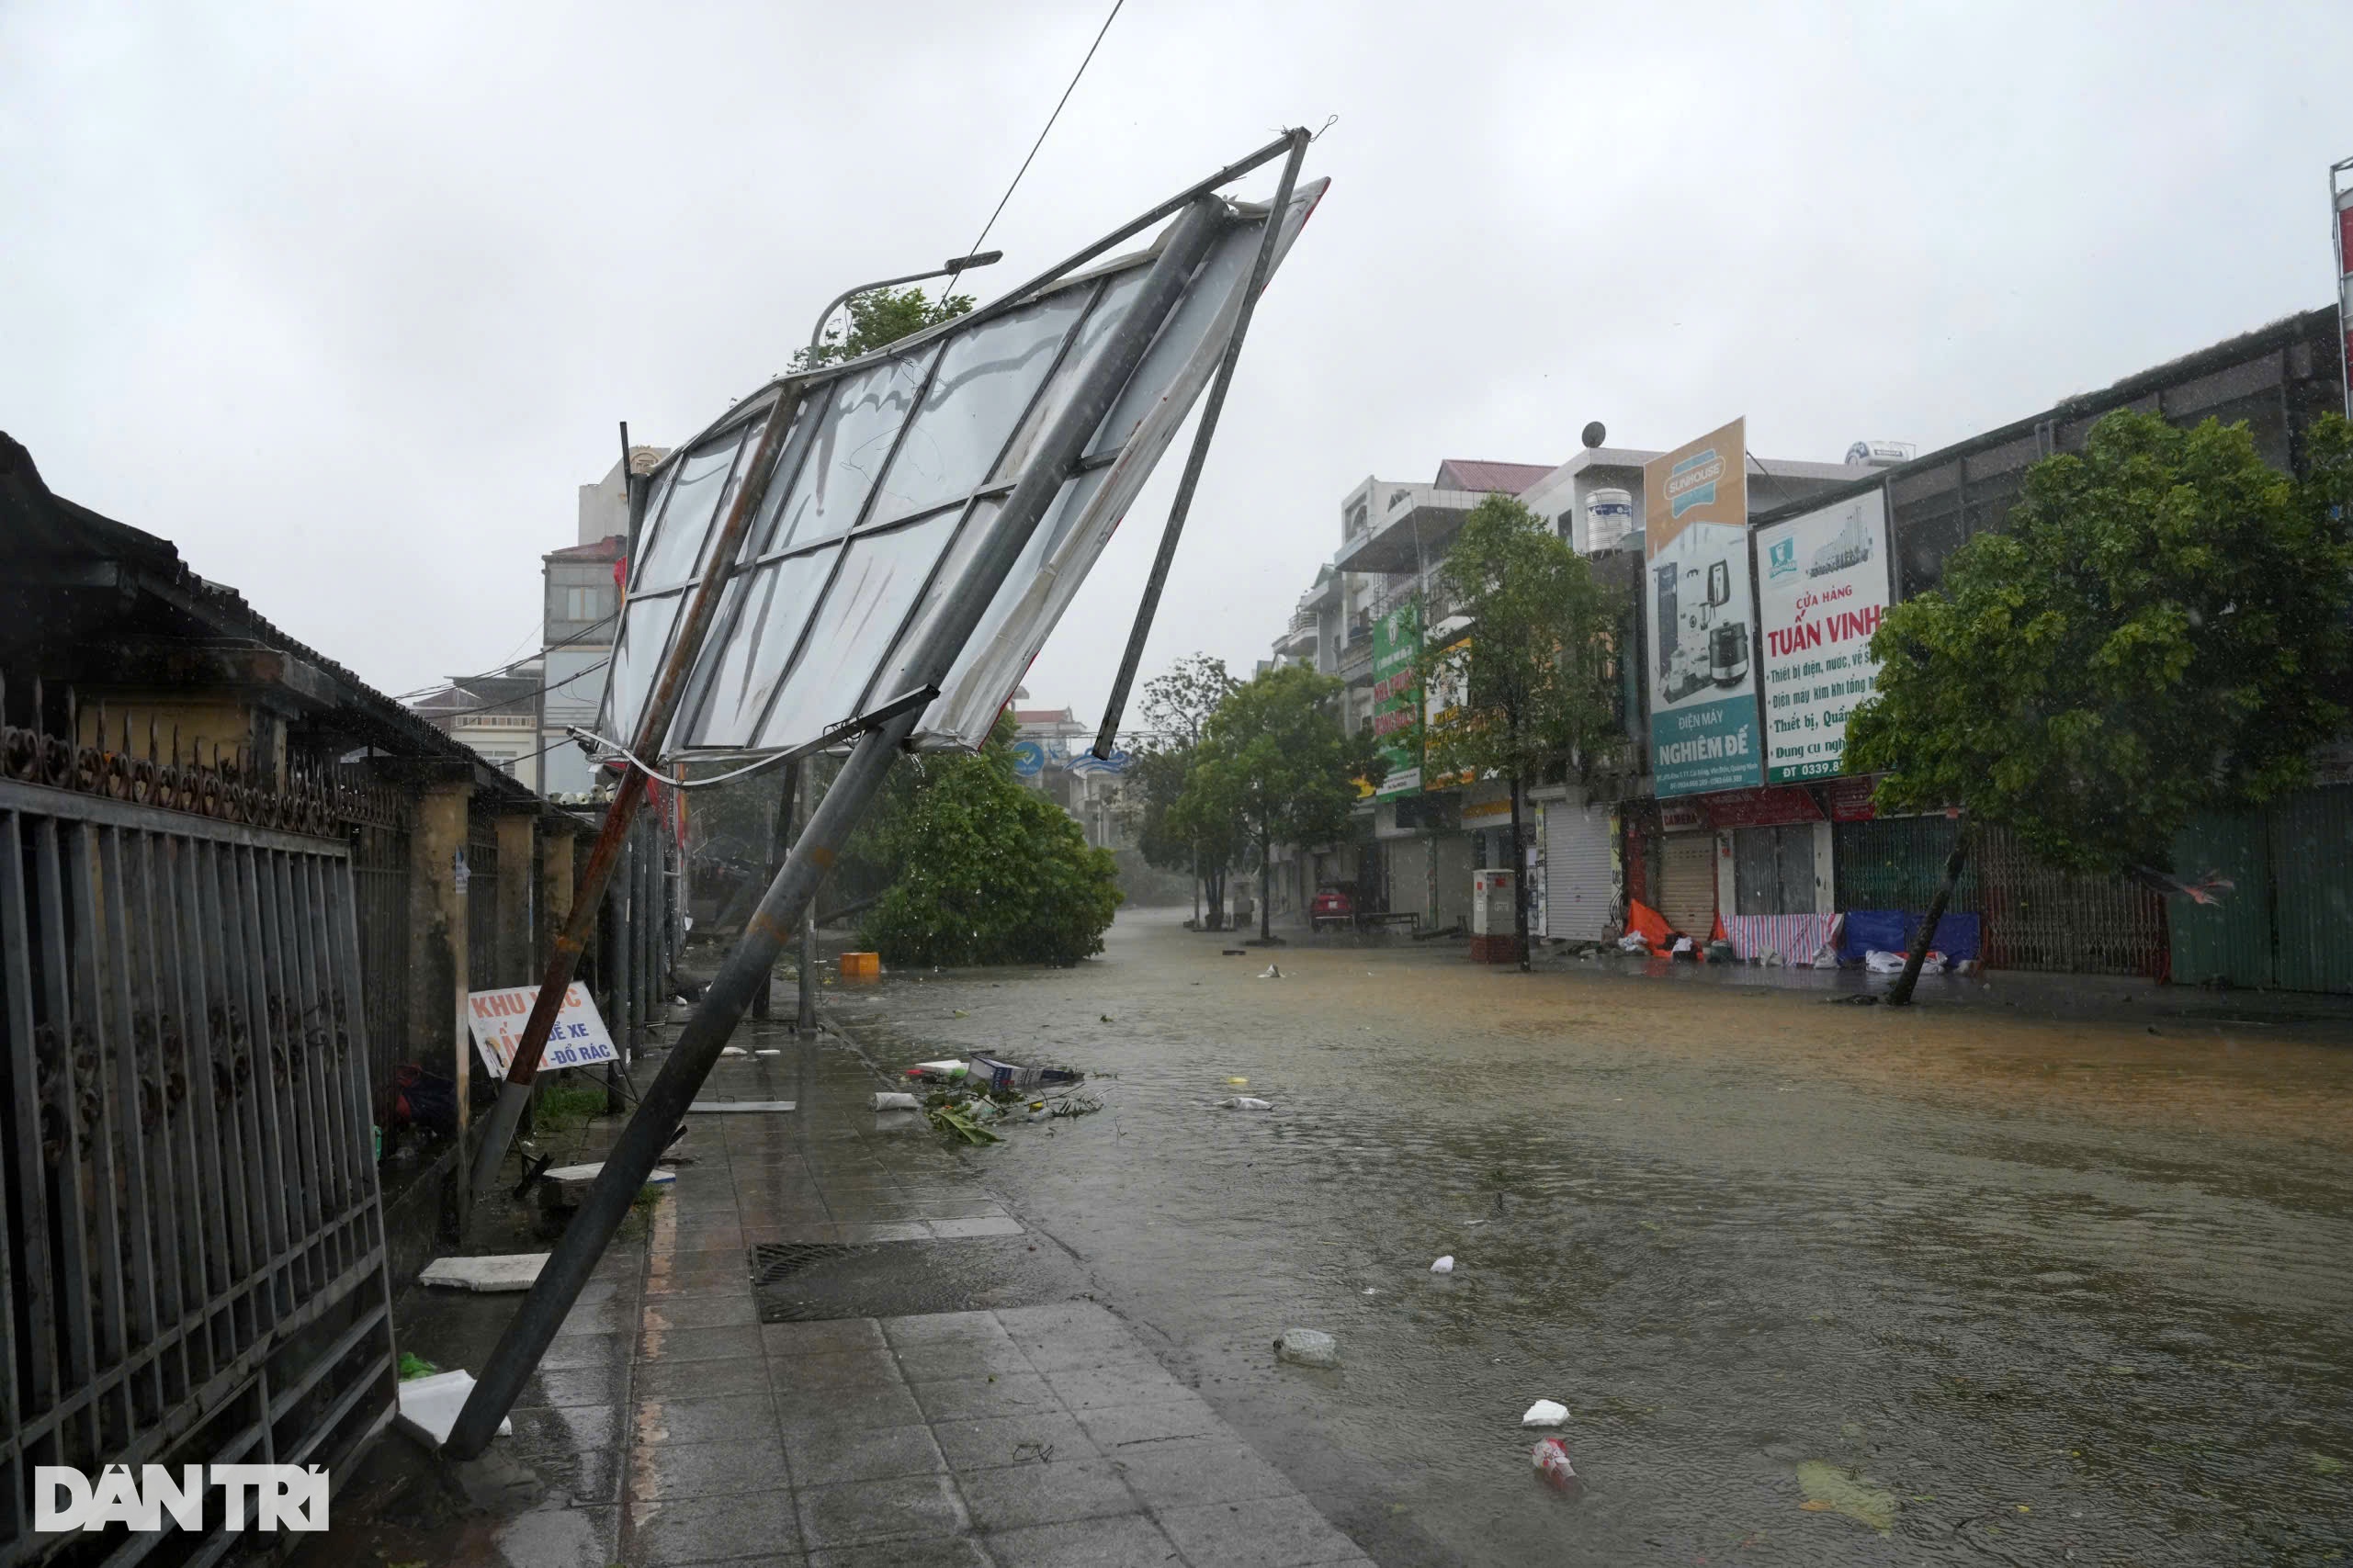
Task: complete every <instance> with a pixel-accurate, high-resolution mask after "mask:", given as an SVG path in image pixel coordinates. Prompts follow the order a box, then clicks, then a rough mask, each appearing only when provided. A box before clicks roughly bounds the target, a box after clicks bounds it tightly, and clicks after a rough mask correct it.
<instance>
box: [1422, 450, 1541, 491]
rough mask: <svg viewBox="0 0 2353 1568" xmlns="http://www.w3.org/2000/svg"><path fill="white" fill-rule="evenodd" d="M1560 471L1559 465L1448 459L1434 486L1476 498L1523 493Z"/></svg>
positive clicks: (1458, 458) (1439, 469) (1461, 458)
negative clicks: (1475, 496) (1459, 491)
mask: <svg viewBox="0 0 2353 1568" xmlns="http://www.w3.org/2000/svg"><path fill="white" fill-rule="evenodd" d="M1558 467H1560V465H1559V464H1558V463H1489V462H1486V461H1483V460H1480V459H1477V458H1473V457H1449V458H1447V459H1446V460H1445V461H1444V462H1442V463H1441V464H1439V465H1438V478H1437V479H1434V480H1432V481H1431V482H1432V483H1434V484H1436V485H1437V487H1438V488H1439V489H1440V490H1466V491H1471V492H1472V493H1473V494H1475V495H1488V494H1492V493H1494V492H1496V491H1501V492H1502V493H1503V494H1505V495H1518V494H1519V493H1520V492H1521V491H1524V490H1526V489H1527V488H1528V487H1529V486H1531V485H1533V484H1534V483H1535V482H1536V481H1537V480H1539V479H1543V478H1544V476H1545V475H1546V474H1549V473H1551V472H1552V471H1553V470H1554V469H1555V468H1558Z"/></svg>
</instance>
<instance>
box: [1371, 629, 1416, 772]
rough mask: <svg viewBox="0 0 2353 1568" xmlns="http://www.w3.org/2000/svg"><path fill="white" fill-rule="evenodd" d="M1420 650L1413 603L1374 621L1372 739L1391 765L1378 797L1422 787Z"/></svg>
mask: <svg viewBox="0 0 2353 1568" xmlns="http://www.w3.org/2000/svg"><path fill="white" fill-rule="evenodd" d="M1420 650H1421V605H1420V602H1419V601H1418V600H1412V599H1408V600H1407V601H1406V602H1405V603H1404V604H1399V605H1397V607H1396V608H1394V609H1392V610H1391V611H1389V613H1388V614H1387V615H1383V616H1382V617H1381V618H1380V619H1379V620H1377V621H1374V623H1373V737H1374V745H1375V746H1376V747H1378V748H1379V750H1380V753H1381V755H1382V756H1383V757H1384V758H1386V760H1387V761H1388V764H1389V773H1388V776H1387V777H1386V778H1385V779H1383V780H1382V781H1381V787H1380V788H1379V789H1378V790H1376V791H1374V794H1375V795H1379V796H1381V797H1383V798H1386V797H1387V796H1389V795H1412V794H1415V793H1416V792H1418V791H1419V790H1420V788H1421V748H1420V743H1419V739H1418V738H1417V735H1416V732H1415V729H1416V726H1415V721H1416V720H1417V719H1418V718H1419V717H1420V711H1419V709H1420V702H1421V690H1420V683H1419V682H1417V681H1416V680H1415V678H1414V659H1415V657H1416V655H1418V654H1419V653H1420Z"/></svg>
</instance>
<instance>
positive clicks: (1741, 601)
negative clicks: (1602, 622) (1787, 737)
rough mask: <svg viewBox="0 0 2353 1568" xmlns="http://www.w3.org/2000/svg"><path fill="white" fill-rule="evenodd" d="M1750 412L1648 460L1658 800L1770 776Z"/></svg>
mask: <svg viewBox="0 0 2353 1568" xmlns="http://www.w3.org/2000/svg"><path fill="white" fill-rule="evenodd" d="M1642 507H1643V553H1644V567H1645V571H1644V583H1643V596H1642V604H1643V616H1644V620H1645V623H1646V626H1648V628H1649V633H1650V659H1649V667H1648V669H1647V670H1646V671H1645V674H1646V676H1647V678H1648V679H1649V682H1650V771H1651V774H1652V777H1653V778H1654V780H1655V781H1656V784H1657V792H1658V795H1659V797H1660V798H1661V799H1665V798H1667V797H1669V796H1672V795H1699V794H1702V793H1703V792H1705V791H1709V790H1719V789H1742V788H1746V787H1748V786H1749V785H1752V784H1760V783H1762V782H1763V776H1764V770H1763V749H1762V748H1761V747H1760V746H1759V743H1758V735H1757V680H1756V671H1755V655H1756V643H1757V637H1756V628H1755V626H1753V625H1752V624H1751V623H1752V621H1753V619H1754V610H1753V608H1752V607H1753V605H1754V604H1755V603H1756V601H1755V598H1754V596H1753V595H1752V593H1751V592H1750V589H1749V583H1748V432H1747V422H1746V421H1745V420H1737V419H1736V420H1734V421H1733V422H1732V423H1730V424H1727V425H1725V427H1724V428H1723V429H1721V430H1718V431H1715V432H1714V433H1712V434H1707V435H1703V436H1702V437H1700V438H1699V439H1698V440H1697V441H1693V442H1691V443H1690V444H1689V445H1687V446H1679V447H1677V448H1676V449H1675V450H1674V451H1672V452H1668V453H1665V454H1663V455H1661V456H1659V457H1654V458H1652V459H1651V460H1650V461H1649V462H1647V463H1646V464H1644V465H1643V469H1642Z"/></svg>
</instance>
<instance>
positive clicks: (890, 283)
mask: <svg viewBox="0 0 2353 1568" xmlns="http://www.w3.org/2000/svg"><path fill="white" fill-rule="evenodd" d="M1004 259H1005V253H1004V252H1002V251H975V252H974V253H973V254H970V255H968V256H952V257H950V258H949V259H948V260H947V261H946V262H945V263H944V264H942V265H939V266H935V267H933V269H932V270H931V271H929V272H911V273H909V274H908V275H907V276H904V277H883V278H877V279H876V280H875V281H874V282H872V283H861V284H859V285H858V286H857V287H856V288H845V289H843V291H842V292H841V293H839V294H836V295H835V296H833V298H832V299H829V300H827V301H826V304H825V309H824V310H820V311H819V312H818V313H817V325H816V326H814V327H812V328H810V329H809V360H810V361H811V362H812V363H814V362H815V360H816V358H817V355H818V351H819V350H820V349H821V348H822V347H824V345H825V323H826V322H828V321H831V320H832V319H833V312H834V311H836V310H840V309H841V308H842V307H843V306H844V305H846V304H848V303H849V302H850V301H851V300H853V299H856V298H857V297H858V296H859V295H861V294H871V293H873V292H874V291H875V290H876V289H877V288H897V287H898V286H899V285H900V284H902V283H921V282H922V281H924V280H925V279H926V278H933V277H953V276H957V275H958V274H961V273H967V272H970V271H971V270H972V269H973V268H974V267H977V266H990V265H995V264H996V263H998V262H1001V261H1002V260H1004ZM794 773H796V774H798V773H799V770H798V769H795V770H794ZM816 782H817V781H816V778H815V768H814V764H813V763H812V765H811V769H810V773H809V778H808V785H807V787H808V788H809V799H810V801H811V802H812V804H813V803H814V801H815V800H816V788H815V785H816ZM785 787H786V791H787V794H786V797H785V798H784V799H783V800H782V801H780V802H778V804H777V818H778V820H777V828H778V829H779V831H778V833H777V835H776V837H777V844H776V857H777V861H778V863H779V864H781V863H782V862H783V857H784V852H785V839H786V835H785V833H784V832H783V830H782V829H784V827H785V824H786V821H787V820H789V818H790V817H791V815H792V810H793V802H792V796H791V795H790V793H789V792H790V790H791V789H792V788H793V785H792V784H789V783H788V784H786V786H785ZM803 816H804V818H805V817H806V816H807V813H803ZM769 875H770V876H771V877H772V878H773V877H774V876H775V867H774V866H772V867H770V868H769ZM799 968H800V987H799V989H800V996H799V998H798V1002H799V1005H798V1007H797V1008H796V1009H795V1010H794V1014H793V1026H794V1028H795V1029H796V1030H797V1031H798V1032H800V1033H802V1034H808V1033H810V1032H813V1031H814V1030H815V1029H816V1028H817V900H816V899H815V898H814V897H812V898H810V899H809V907H808V908H805V909H803V910H802V911H801V924H800V964H799Z"/></svg>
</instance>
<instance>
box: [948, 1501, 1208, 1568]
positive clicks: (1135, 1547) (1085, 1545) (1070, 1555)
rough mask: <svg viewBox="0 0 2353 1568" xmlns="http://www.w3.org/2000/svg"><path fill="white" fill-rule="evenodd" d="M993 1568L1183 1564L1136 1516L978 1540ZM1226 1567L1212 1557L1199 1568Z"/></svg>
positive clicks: (1141, 1567) (1083, 1521) (1146, 1522)
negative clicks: (984, 1548)
mask: <svg viewBox="0 0 2353 1568" xmlns="http://www.w3.org/2000/svg"><path fill="white" fill-rule="evenodd" d="M981 1545H983V1546H984V1547H986V1548H987V1549H988V1551H989V1555H990V1557H993V1558H995V1559H996V1561H997V1563H998V1568H1169V1564H1171V1563H1178V1562H1182V1561H1183V1560H1182V1558H1180V1557H1179V1556H1178V1555H1177V1550H1176V1548H1175V1547H1174V1546H1173V1545H1171V1543H1170V1540H1169V1538H1168V1537H1167V1536H1164V1535H1162V1534H1161V1533H1160V1529H1159V1527H1158V1526H1156V1525H1154V1524H1153V1523H1152V1521H1151V1520H1149V1519H1148V1518H1146V1517H1143V1516H1142V1515H1140V1514H1126V1515H1122V1516H1119V1517H1114V1518H1108V1519H1073V1520H1070V1521H1069V1523H1067V1524H1058V1525H1036V1526H1033V1527H1032V1528H1030V1529H1018V1530H1005V1531H1001V1532H1000V1533H999V1534H996V1535H990V1536H984V1537H982V1538H981ZM1211 1564H1215V1568H1225V1564H1224V1563H1222V1562H1217V1560H1216V1559H1215V1558H1207V1559H1204V1560H1203V1562H1202V1564H1201V1565H1200V1568H1209V1565H1211Z"/></svg>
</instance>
